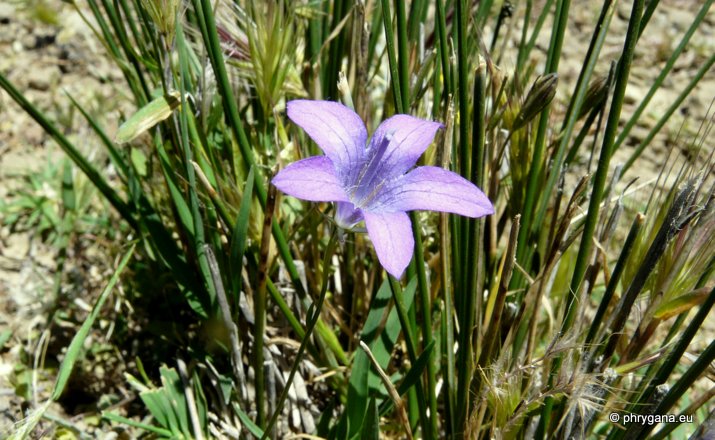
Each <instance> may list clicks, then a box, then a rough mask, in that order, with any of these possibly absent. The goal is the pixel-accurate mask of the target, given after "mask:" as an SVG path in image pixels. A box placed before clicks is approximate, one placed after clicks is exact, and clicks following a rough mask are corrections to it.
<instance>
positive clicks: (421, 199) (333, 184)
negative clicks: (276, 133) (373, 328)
mask: <svg viewBox="0 0 715 440" xmlns="http://www.w3.org/2000/svg"><path fill="white" fill-rule="evenodd" d="M288 117H289V118H290V119H291V120H292V121H293V122H295V123H296V124H298V125H299V126H300V127H301V128H303V130H305V132H306V133H308V135H309V136H310V137H311V139H313V141H315V143H316V144H318V146H319V147H320V148H321V149H322V150H323V152H324V153H325V156H315V157H309V158H307V159H303V160H299V161H297V162H294V163H292V164H290V165H288V166H287V167H285V168H284V169H283V170H281V171H280V172H279V173H278V174H276V176H275V177H274V178H273V184H274V185H275V186H276V187H277V188H278V189H280V190H281V191H283V192H284V193H286V194H289V195H291V196H293V197H297V198H299V199H303V200H310V201H314V202H337V205H338V206H337V213H336V215H335V221H336V223H337V224H338V225H339V226H340V227H343V228H346V229H350V228H352V227H353V226H355V225H356V224H357V223H359V222H360V221H363V220H364V221H365V226H366V228H367V233H368V235H369V236H370V239H371V240H372V243H373V245H374V246H375V252H376V253H377V258H378V259H379V260H380V264H382V266H383V267H384V268H385V270H387V272H388V273H390V274H391V275H393V276H395V277H397V278H399V277H400V276H402V273H403V272H404V271H405V268H406V267H407V265H408V264H409V262H410V259H411V258H412V252H413V249H414V239H413V236H412V224H411V223H410V217H409V216H408V215H407V214H406V211H413V210H430V211H442V212H451V213H454V214H460V215H464V216H467V217H482V216H485V215H489V214H493V213H494V207H493V206H492V203H491V202H490V201H489V199H488V198H487V196H485V195H484V193H483V192H482V191H481V190H480V189H479V188H477V187H476V186H475V185H474V184H472V183H471V182H469V181H468V180H466V179H464V178H462V177H461V176H459V175H457V174H455V173H453V172H451V171H447V170H444V169H442V168H438V167H431V166H425V167H417V168H415V169H413V170H412V171H409V172H407V171H408V170H410V169H411V168H412V167H414V165H415V163H417V159H419V157H420V156H421V155H422V153H424V151H425V150H426V149H427V147H428V146H429V145H430V144H431V143H432V140H433V139H434V135H435V133H437V130H439V129H440V128H442V124H440V123H438V122H431V121H424V120H422V119H418V118H415V117H412V116H409V115H395V116H393V117H391V118H389V119H387V120H386V121H384V122H382V124H380V126H379V127H378V128H377V131H375V133H374V134H373V136H372V139H370V142H369V143H367V130H366V129H365V125H364V124H363V122H362V120H360V117H359V116H358V115H357V114H356V113H355V112H354V111H352V110H350V109H349V108H347V107H345V106H344V105H342V104H339V103H337V102H331V101H308V100H297V101H291V102H289V103H288ZM405 173H406V174H405Z"/></svg>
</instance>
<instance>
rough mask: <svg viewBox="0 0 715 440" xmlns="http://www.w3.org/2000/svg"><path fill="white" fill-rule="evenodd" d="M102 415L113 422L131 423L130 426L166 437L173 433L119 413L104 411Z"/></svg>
mask: <svg viewBox="0 0 715 440" xmlns="http://www.w3.org/2000/svg"><path fill="white" fill-rule="evenodd" d="M102 417H103V418H105V419H107V420H111V421H113V422H118V423H123V424H125V425H129V426H133V427H135V428H139V429H143V430H145V431H149V432H153V433H155V434H159V435H161V436H164V437H171V435H172V433H171V431H169V430H166V429H163V428H158V427H156V426H152V425H147V424H146V423H140V422H136V421H134V420H132V419H128V418H126V417H122V416H120V415H119V414H114V413H110V412H103V413H102Z"/></svg>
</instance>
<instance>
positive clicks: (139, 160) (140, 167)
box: [130, 148, 147, 177]
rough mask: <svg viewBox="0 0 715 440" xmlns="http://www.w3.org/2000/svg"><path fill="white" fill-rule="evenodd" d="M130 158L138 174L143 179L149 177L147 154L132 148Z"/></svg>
mask: <svg viewBox="0 0 715 440" xmlns="http://www.w3.org/2000/svg"><path fill="white" fill-rule="evenodd" d="M130 158H131V160H132V165H134V169H135V170H136V171H137V174H139V175H140V176H142V177H145V176H146V175H147V167H146V162H147V160H146V154H144V152H143V151H142V150H140V149H139V148H132V152H131V153H130Z"/></svg>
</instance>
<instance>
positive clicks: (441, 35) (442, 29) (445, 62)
mask: <svg viewBox="0 0 715 440" xmlns="http://www.w3.org/2000/svg"><path fill="white" fill-rule="evenodd" d="M436 3H437V23H436V26H437V37H438V39H439V57H440V61H441V62H442V78H443V82H444V86H443V87H442V88H443V89H444V92H445V93H444V95H445V96H449V95H451V94H452V91H453V88H452V82H451V81H450V80H451V78H452V74H451V73H450V67H451V65H450V64H449V49H448V47H447V18H446V16H445V13H444V2H443V1H442V0H436Z"/></svg>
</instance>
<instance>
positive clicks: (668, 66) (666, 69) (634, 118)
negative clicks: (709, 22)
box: [613, 0, 715, 150]
mask: <svg viewBox="0 0 715 440" xmlns="http://www.w3.org/2000/svg"><path fill="white" fill-rule="evenodd" d="M713 1H715V0H706V1H705V3H703V6H702V7H701V8H700V11H699V12H698V15H697V16H696V17H695V20H694V21H693V23H692V24H691V25H690V27H689V28H688V30H687V31H686V32H685V35H683V38H682V39H681V40H680V43H678V47H676V48H675V50H674V51H673V53H672V54H671V55H670V58H668V61H666V63H665V66H663V68H662V69H661V71H660V73H659V74H658V76H657V77H656V79H655V80H653V84H652V85H651V87H650V90H648V93H646V95H645V96H644V97H643V99H642V100H641V103H640V104H639V105H638V108H637V109H636V111H635V112H633V114H632V115H631V117H630V119H628V122H626V125H625V126H624V127H623V128H622V129H621V132H620V134H619V135H618V138H617V139H616V141H615V143H614V147H613V148H614V150H615V149H618V147H619V146H620V145H621V144H622V143H623V141H625V140H626V138H627V137H628V134H629V133H630V132H631V129H632V128H633V127H634V126H635V125H636V123H638V121H639V120H640V117H641V115H642V114H643V111H645V108H646V107H647V106H648V103H650V100H651V99H652V98H653V95H655V92H657V91H658V89H659V88H660V86H661V85H662V84H663V81H664V80H665V78H666V76H668V74H669V73H670V71H671V70H673V66H674V65H675V62H676V61H677V60H678V57H680V54H681V53H682V52H683V50H684V49H685V46H686V45H687V44H688V43H689V42H690V38H691V37H692V36H693V34H694V33H695V31H696V30H697V29H698V28H699V27H700V23H701V22H702V21H703V19H704V18H705V16H706V15H707V13H708V10H709V9H710V6H712V4H713ZM651 3H655V2H651Z"/></svg>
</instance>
